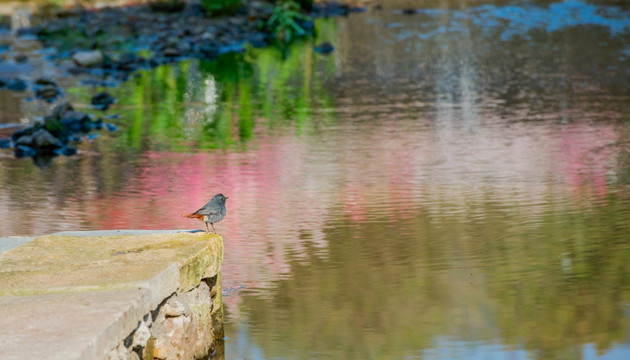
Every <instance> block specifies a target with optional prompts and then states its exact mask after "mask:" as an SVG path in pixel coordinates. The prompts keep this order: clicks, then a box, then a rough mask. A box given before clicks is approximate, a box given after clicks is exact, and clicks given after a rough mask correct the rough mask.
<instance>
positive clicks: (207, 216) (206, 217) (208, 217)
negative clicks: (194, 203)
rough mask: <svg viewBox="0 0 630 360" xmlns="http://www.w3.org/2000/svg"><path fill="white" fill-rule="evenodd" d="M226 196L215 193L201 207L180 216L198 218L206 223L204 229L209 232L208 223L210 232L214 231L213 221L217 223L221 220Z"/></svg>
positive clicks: (223, 214)
mask: <svg viewBox="0 0 630 360" xmlns="http://www.w3.org/2000/svg"><path fill="white" fill-rule="evenodd" d="M227 199H228V198H227V197H225V196H223V194H216V195H214V196H213V197H212V200H210V202H209V203H207V204H206V205H204V206H203V207H202V208H201V209H199V210H197V211H195V212H194V213H192V214H183V215H182V216H184V217H187V218H191V219H199V220H201V221H203V222H205V223H206V230H207V231H208V232H210V229H208V223H210V226H212V232H213V233H216V231H215V230H214V223H218V222H219V221H221V220H223V217H224V216H225V200H227Z"/></svg>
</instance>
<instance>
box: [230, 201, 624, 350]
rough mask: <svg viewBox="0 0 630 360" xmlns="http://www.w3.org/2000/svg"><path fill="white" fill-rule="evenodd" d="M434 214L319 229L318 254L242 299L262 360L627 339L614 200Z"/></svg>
mask: <svg viewBox="0 0 630 360" xmlns="http://www.w3.org/2000/svg"><path fill="white" fill-rule="evenodd" d="M436 206H437V207H438V208H441V209H443V212H433V213H432V214H433V215H432V214H430V213H429V212H428V211H427V209H423V208H422V206H419V207H418V208H417V209H416V210H415V211H413V212H412V215H411V216H410V217H409V216H408V213H407V212H405V213H404V214H403V213H402V212H400V213H398V212H397V211H392V212H390V213H389V214H387V215H381V214H377V213H376V212H374V213H373V214H371V215H368V216H367V217H368V218H372V219H374V220H373V221H362V222H361V221H354V220H351V219H349V218H348V217H346V216H342V217H339V218H333V219H331V220H329V221H328V224H327V228H328V230H327V231H326V241H327V243H328V244H329V251H328V253H327V255H326V257H325V258H322V257H321V255H317V251H318V250H317V249H315V248H311V249H309V250H308V254H309V256H308V258H307V259H306V260H305V259H304V258H303V257H301V258H300V260H299V261H297V260H296V261H294V262H292V266H291V271H290V272H289V274H290V275H289V276H288V278H286V279H283V280H280V281H278V282H277V283H276V284H275V286H274V287H273V288H272V289H273V290H270V291H269V292H266V293H265V294H263V295H255V294H249V295H248V296H244V297H243V303H242V304H241V305H240V307H241V309H247V313H248V318H249V320H250V321H251V322H250V323H249V325H250V326H249V332H250V334H251V338H252V340H253V341H254V342H255V343H257V344H258V346H259V347H260V348H261V349H263V350H264V352H265V355H266V358H270V359H271V358H273V359H276V358H277V359H280V358H305V359H306V358H322V359H393V358H404V356H424V355H426V354H424V351H426V350H427V349H432V348H433V346H434V345H435V341H436V340H435V339H439V338H444V337H446V338H450V339H453V340H454V341H457V342H460V341H464V342H469V343H470V344H471V345H470V351H471V353H469V354H468V356H472V355H473V353H474V354H475V356H479V353H478V352H474V351H475V350H474V348H475V346H474V344H482V343H484V344H493V343H494V344H496V343H499V344H502V346H503V350H504V351H510V350H518V349H523V350H526V351H527V353H528V357H529V358H532V359H577V358H581V353H582V346H583V345H585V344H591V343H592V344H594V345H595V346H596V348H597V349H598V350H599V351H600V352H601V353H604V352H606V351H607V350H610V349H611V346H612V345H613V344H614V343H620V342H624V341H625V339H627V337H628V326H629V323H628V318H627V316H625V315H624V309H627V304H628V302H629V301H630V248H629V247H628V243H627V234H629V233H630V222H629V221H628V218H629V215H630V214H629V211H628V208H627V199H622V198H618V197H617V196H615V195H610V196H609V198H607V199H604V200H602V202H601V204H597V205H593V206H592V207H590V208H584V207H577V206H576V207H572V206H569V207H567V208H565V207H564V206H563V205H562V204H558V203H556V204H554V205H553V206H552V207H551V208H555V209H554V210H548V211H544V212H543V213H542V214H540V215H537V216H538V217H539V220H540V221H536V222H535V223H532V222H531V221H529V222H528V221H527V219H528V217H529V216H531V214H524V213H523V209H519V208H518V206H513V207H512V208H510V206H509V205H507V204H505V203H499V202H497V201H496V200H493V198H492V196H491V195H487V198H486V199H485V200H480V201H474V202H471V203H470V204H468V203H467V207H468V210H467V211H465V212H460V213H458V214H450V215H449V214H448V209H449V204H447V203H442V204H432V205H431V207H433V208H435V207H436ZM445 229H448V231H445ZM304 263H308V265H304ZM626 311H627V310H626ZM287 348H291V349H296V351H295V352H292V354H304V356H292V355H291V356H289V355H287V353H286V349H287ZM423 354H424V355H423ZM451 355H452V356H454V357H453V358H468V357H466V355H464V356H463V357H462V356H456V355H453V354H451ZM505 356H508V355H507V354H505ZM423 358H424V357H423ZM429 358H430V356H429ZM449 358H451V357H449ZM475 358H478V357H475Z"/></svg>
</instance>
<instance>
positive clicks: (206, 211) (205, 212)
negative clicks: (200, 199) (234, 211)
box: [194, 206, 221, 216]
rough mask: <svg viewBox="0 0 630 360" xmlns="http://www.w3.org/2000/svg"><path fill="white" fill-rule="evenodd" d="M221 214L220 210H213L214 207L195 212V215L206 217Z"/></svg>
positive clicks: (206, 207)
mask: <svg viewBox="0 0 630 360" xmlns="http://www.w3.org/2000/svg"><path fill="white" fill-rule="evenodd" d="M220 212H221V209H215V208H214V207H212V208H211V207H209V206H204V207H202V208H201V209H199V210H197V211H195V212H194V213H195V214H201V215H206V216H212V215H216V214H218V213H220Z"/></svg>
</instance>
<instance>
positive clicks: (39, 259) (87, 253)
mask: <svg viewBox="0 0 630 360" xmlns="http://www.w3.org/2000/svg"><path fill="white" fill-rule="evenodd" d="M222 258H223V242H222V239H221V237H220V236H219V235H216V234H207V233H205V232H199V233H189V232H148V233H146V232H145V233H138V232H122V234H121V233H120V232H118V233H112V232H81V233H74V232H72V233H61V234H54V235H46V236H42V237H38V238H35V239H33V240H32V241H30V242H28V243H25V244H23V245H21V246H18V247H14V248H12V249H9V250H6V251H4V252H2V253H1V254H0V334H1V335H0V359H25V358H37V359H101V358H106V357H107V356H106V354H108V353H111V351H112V349H116V348H117V347H118V348H120V344H121V343H122V342H123V341H124V340H125V339H127V338H129V336H133V334H134V332H137V329H138V328H139V324H140V325H142V324H145V325H144V326H145V327H147V326H149V327H150V326H151V325H152V322H151V321H148V322H147V318H150V317H151V316H147V315H151V314H152V312H155V313H154V316H157V315H158V313H157V311H159V308H160V306H161V305H163V304H164V303H166V301H167V300H168V299H169V298H170V297H172V296H173V295H177V294H184V293H187V292H189V291H191V290H194V289H196V288H197V287H198V286H199V285H200V284H202V285H204V289H209V288H208V285H207V283H203V282H202V279H206V280H208V279H214V280H213V281H214V282H215V283H216V282H217V280H216V279H217V278H219V269H220V266H221V261H222ZM218 284H219V286H220V281H219V282H218ZM212 291H213V292H214V294H216V293H217V289H216V288H215V289H212ZM206 292H209V291H206ZM218 293H219V294H220V289H219V290H218ZM183 298H185V297H183ZM208 299H210V295H208ZM205 301H206V302H208V301H209V300H205ZM211 301H213V302H212V304H210V305H208V306H209V308H208V309H206V310H207V312H208V314H210V312H212V313H214V312H216V311H217V309H218V307H219V306H218V305H217V304H216V303H215V302H216V301H220V298H213V300H211ZM186 306H188V305H186ZM195 306H197V305H195ZM184 315H185V314H184ZM169 316H172V315H169ZM187 316H193V317H194V314H193V315H190V314H189V315H187ZM143 320H144V323H143ZM193 320H194V319H193ZM147 340H148V339H145V340H144V344H140V345H139V348H140V351H142V350H143V348H144V347H145V346H147ZM158 340H160V339H158ZM162 340H163V339H162ZM162 340H161V341H162ZM162 342H164V341H162ZM134 344H135V342H134ZM204 344H205V343H204ZM134 346H135V345H134ZM132 350H133V351H135V352H137V351H138V346H136V347H135V348H134V347H129V351H132ZM119 352H120V351H119ZM171 352H173V351H171ZM132 353H133V352H132ZM110 357H111V356H110ZM151 358H153V357H151Z"/></svg>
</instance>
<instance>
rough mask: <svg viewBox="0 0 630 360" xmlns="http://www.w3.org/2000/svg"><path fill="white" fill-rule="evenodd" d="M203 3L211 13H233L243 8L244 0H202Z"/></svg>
mask: <svg viewBox="0 0 630 360" xmlns="http://www.w3.org/2000/svg"><path fill="white" fill-rule="evenodd" d="M201 5H202V6H203V8H204V9H205V10H206V11H207V12H208V13H210V14H218V15H225V14H233V13H235V12H236V11H237V10H238V9H240V8H241V5H242V0H201Z"/></svg>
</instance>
